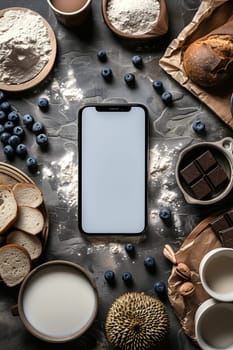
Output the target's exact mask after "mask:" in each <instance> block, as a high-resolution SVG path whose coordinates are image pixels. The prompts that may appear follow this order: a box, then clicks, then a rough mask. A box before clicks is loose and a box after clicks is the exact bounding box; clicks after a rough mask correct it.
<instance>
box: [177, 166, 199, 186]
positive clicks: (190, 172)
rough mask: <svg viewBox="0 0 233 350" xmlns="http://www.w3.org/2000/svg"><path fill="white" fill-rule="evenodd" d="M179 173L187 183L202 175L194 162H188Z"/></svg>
mask: <svg viewBox="0 0 233 350" xmlns="http://www.w3.org/2000/svg"><path fill="white" fill-rule="evenodd" d="M180 174H181V175H182V177H183V179H184V180H185V182H186V183H187V184H188V185H190V184H191V183H193V182H194V181H196V180H198V179H199V178H200V177H201V176H202V174H201V172H200V171H199V169H198V168H197V167H196V165H195V163H194V162H192V163H190V164H188V165H187V166H186V167H185V168H184V169H182V170H181V171H180Z"/></svg>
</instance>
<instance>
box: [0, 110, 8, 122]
mask: <svg viewBox="0 0 233 350" xmlns="http://www.w3.org/2000/svg"><path fill="white" fill-rule="evenodd" d="M6 121H7V115H6V113H5V112H4V111H0V123H5V122H6Z"/></svg>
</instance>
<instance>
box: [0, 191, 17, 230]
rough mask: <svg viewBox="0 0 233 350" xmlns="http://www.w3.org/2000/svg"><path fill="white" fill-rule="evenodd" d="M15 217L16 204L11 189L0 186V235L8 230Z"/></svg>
mask: <svg viewBox="0 0 233 350" xmlns="http://www.w3.org/2000/svg"><path fill="white" fill-rule="evenodd" d="M16 217H17V203H16V200H15V197H14V194H13V192H12V190H11V188H10V187H9V186H7V185H0V234H1V233H4V232H6V231H7V230H8V228H9V227H10V226H11V225H12V224H13V223H14V222H15V220H16Z"/></svg>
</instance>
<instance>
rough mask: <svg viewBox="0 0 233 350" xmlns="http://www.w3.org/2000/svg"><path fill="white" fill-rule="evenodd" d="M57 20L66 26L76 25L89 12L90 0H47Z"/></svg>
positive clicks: (83, 19) (83, 20) (84, 18)
mask: <svg viewBox="0 0 233 350" xmlns="http://www.w3.org/2000/svg"><path fill="white" fill-rule="evenodd" d="M47 2H48V5H49V6H50V8H51V9H52V10H53V12H54V13H55V15H56V17H57V20H58V21H59V22H60V23H62V24H64V25H65V26H66V27H78V26H80V25H81V24H83V23H84V22H85V20H86V19H87V17H88V14H89V13H90V8H91V2H92V0H47Z"/></svg>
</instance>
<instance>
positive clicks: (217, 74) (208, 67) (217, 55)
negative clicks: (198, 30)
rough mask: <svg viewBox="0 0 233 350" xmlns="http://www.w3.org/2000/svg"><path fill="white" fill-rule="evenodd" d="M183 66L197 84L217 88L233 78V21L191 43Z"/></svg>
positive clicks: (185, 53)
mask: <svg viewBox="0 0 233 350" xmlns="http://www.w3.org/2000/svg"><path fill="white" fill-rule="evenodd" d="M183 66H184V70H185V72H186V74H187V76H188V78H190V79H191V80H192V81H193V82H194V83H195V84H197V85H200V86H203V87H217V86H219V85H221V84H223V83H225V82H226V81H230V80H231V79H232V76H233V21H230V22H227V23H226V24H224V25H223V26H221V27H219V28H217V29H215V30H214V31H212V32H211V33H209V34H208V35H206V36H204V37H202V38H200V39H198V40H196V41H194V42H193V43H191V44H190V45H189V46H188V48H187V49H186V50H185V52H184V54H183Z"/></svg>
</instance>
